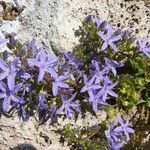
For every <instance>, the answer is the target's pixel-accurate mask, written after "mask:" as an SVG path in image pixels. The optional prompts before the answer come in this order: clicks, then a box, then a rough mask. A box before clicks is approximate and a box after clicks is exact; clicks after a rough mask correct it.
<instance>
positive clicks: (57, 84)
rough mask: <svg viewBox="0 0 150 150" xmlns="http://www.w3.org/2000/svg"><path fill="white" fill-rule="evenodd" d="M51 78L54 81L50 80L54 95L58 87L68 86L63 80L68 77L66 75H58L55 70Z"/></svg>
mask: <svg viewBox="0 0 150 150" xmlns="http://www.w3.org/2000/svg"><path fill="white" fill-rule="evenodd" d="M53 78H54V82H52V92H53V95H54V96H56V95H57V94H58V91H59V89H60V88H69V85H68V84H66V83H64V82H63V81H64V80H66V79H67V78H68V76H64V75H61V76H58V74H57V73H56V72H55V73H54V76H53Z"/></svg>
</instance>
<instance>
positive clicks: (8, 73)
mask: <svg viewBox="0 0 150 150" xmlns="http://www.w3.org/2000/svg"><path fill="white" fill-rule="evenodd" d="M18 61H19V59H18V58H15V59H14V60H13V61H12V62H11V64H10V65H8V64H7V63H6V62H5V61H3V60H2V59H0V68H1V69H2V72H1V73H0V80H3V79H5V78H7V83H8V86H9V85H11V84H14V82H15V77H16V73H17V69H18V67H17V65H18Z"/></svg>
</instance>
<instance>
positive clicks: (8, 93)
mask: <svg viewBox="0 0 150 150" xmlns="http://www.w3.org/2000/svg"><path fill="white" fill-rule="evenodd" d="M21 87H22V83H19V84H17V85H15V84H14V83H12V84H9V85H8V86H6V85H5V84H4V83H3V82H0V90H1V92H0V98H2V99H3V110H4V111H5V112H7V111H8V110H9V108H10V106H11V101H13V102H15V103H17V104H20V103H24V101H23V100H22V99H21V98H20V97H19V96H17V95H16V93H17V92H18V91H19V90H20V89H21Z"/></svg>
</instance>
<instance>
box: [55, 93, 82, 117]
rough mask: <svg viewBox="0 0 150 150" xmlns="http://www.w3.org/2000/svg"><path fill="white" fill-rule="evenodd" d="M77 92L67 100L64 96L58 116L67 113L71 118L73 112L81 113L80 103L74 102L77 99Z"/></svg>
mask: <svg viewBox="0 0 150 150" xmlns="http://www.w3.org/2000/svg"><path fill="white" fill-rule="evenodd" d="M76 95H77V92H76V93H74V94H73V95H72V96H71V97H70V98H69V99H67V98H66V96H65V95H62V96H61V98H62V103H63V104H62V105H61V106H60V108H59V109H58V110H57V112H56V113H57V114H61V113H65V114H66V116H67V117H68V118H69V117H71V115H72V114H73V110H74V111H76V112H80V109H79V106H80V104H79V103H78V102H73V100H74V98H75V97H76Z"/></svg>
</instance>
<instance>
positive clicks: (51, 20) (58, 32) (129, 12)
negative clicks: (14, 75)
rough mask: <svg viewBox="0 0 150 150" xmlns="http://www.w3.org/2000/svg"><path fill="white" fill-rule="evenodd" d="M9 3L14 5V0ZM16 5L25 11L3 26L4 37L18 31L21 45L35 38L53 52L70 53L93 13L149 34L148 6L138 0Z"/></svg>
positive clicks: (37, 0)
mask: <svg viewBox="0 0 150 150" xmlns="http://www.w3.org/2000/svg"><path fill="white" fill-rule="evenodd" d="M15 1H17V0H15ZM6 2H7V1H6ZM8 2H10V3H12V0H11V1H10V0H8ZM17 2H18V4H19V6H20V7H25V9H24V11H23V12H22V13H21V14H20V16H19V17H17V19H16V20H14V21H13V22H9V21H8V22H5V23H4V24H3V25H2V27H1V29H2V32H3V34H5V33H6V32H7V33H8V32H15V33H17V36H18V38H19V39H21V41H22V42H27V41H28V40H31V39H32V38H35V39H37V41H38V42H37V43H41V42H44V43H45V45H46V47H47V49H48V51H49V52H51V53H52V52H53V51H54V53H57V52H58V51H63V50H65V51H71V50H72V48H73V47H74V46H75V45H77V44H78V43H79V41H78V38H76V37H75V36H74V32H75V30H77V29H78V28H79V26H80V25H81V22H82V21H83V19H84V18H85V17H86V16H87V15H90V14H94V15H98V16H99V17H100V18H102V19H104V20H106V21H108V22H109V23H111V24H112V25H113V26H115V27H119V28H128V29H129V30H131V31H133V33H135V34H136V35H137V36H138V37H143V36H145V35H147V34H148V33H150V30H149V25H150V22H149V21H148V20H149V19H150V12H149V8H148V7H147V4H148V3H147V2H146V1H144V0H143V1H138V2H137V1H136V0H132V1H131V0H130V1H129V0H126V1H124V0H111V1H110V0H87V1H86V2H85V1H84V0H63V1H61V0H51V1H49V0H45V1H42V0H20V1H17ZM144 2H145V3H144ZM13 3H14V0H13ZM14 4H15V3H14ZM39 45H40V44H39Z"/></svg>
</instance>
